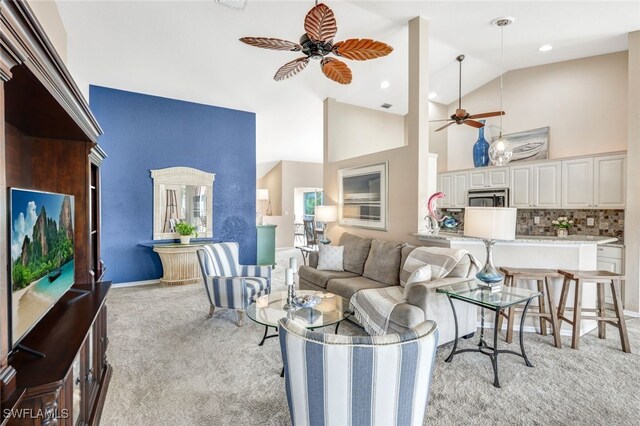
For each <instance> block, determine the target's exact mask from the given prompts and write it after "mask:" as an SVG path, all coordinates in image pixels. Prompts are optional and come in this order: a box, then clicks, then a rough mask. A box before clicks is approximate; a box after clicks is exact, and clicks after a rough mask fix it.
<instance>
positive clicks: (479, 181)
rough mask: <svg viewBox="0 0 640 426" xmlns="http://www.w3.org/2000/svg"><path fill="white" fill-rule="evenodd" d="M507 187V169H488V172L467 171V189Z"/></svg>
mask: <svg viewBox="0 0 640 426" xmlns="http://www.w3.org/2000/svg"><path fill="white" fill-rule="evenodd" d="M508 186H509V167H500V168H490V169H489V170H471V171H469V188H468V189H479V188H507V187H508Z"/></svg>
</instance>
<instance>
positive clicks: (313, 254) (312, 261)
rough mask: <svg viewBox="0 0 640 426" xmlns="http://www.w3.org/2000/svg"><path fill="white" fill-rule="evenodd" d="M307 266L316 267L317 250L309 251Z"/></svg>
mask: <svg viewBox="0 0 640 426" xmlns="http://www.w3.org/2000/svg"><path fill="white" fill-rule="evenodd" d="M309 266H311V267H312V268H316V269H317V268H318V252H317V251H312V252H311V253H309Z"/></svg>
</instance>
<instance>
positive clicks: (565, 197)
mask: <svg viewBox="0 0 640 426" xmlns="http://www.w3.org/2000/svg"><path fill="white" fill-rule="evenodd" d="M593 205H594V203H593V157H590V158H576V159H574V160H564V161H563V162H562V208H583V209H584V208H593Z"/></svg>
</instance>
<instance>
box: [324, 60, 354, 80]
mask: <svg viewBox="0 0 640 426" xmlns="http://www.w3.org/2000/svg"><path fill="white" fill-rule="evenodd" d="M320 66H321V67H322V72H323V73H324V75H326V76H327V77H328V78H330V79H331V80H333V81H335V82H337V83H340V84H349V83H351V78H352V75H351V70H350V69H349V67H348V66H347V64H345V63H344V62H342V61H339V60H337V59H335V58H324V59H322V62H321V63H320Z"/></svg>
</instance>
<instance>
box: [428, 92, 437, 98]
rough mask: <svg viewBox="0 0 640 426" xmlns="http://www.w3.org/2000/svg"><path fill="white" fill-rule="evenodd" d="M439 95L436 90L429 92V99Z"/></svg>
mask: <svg viewBox="0 0 640 426" xmlns="http://www.w3.org/2000/svg"><path fill="white" fill-rule="evenodd" d="M437 97H438V94H437V93H436V92H431V93H429V99H435V98H437Z"/></svg>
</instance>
